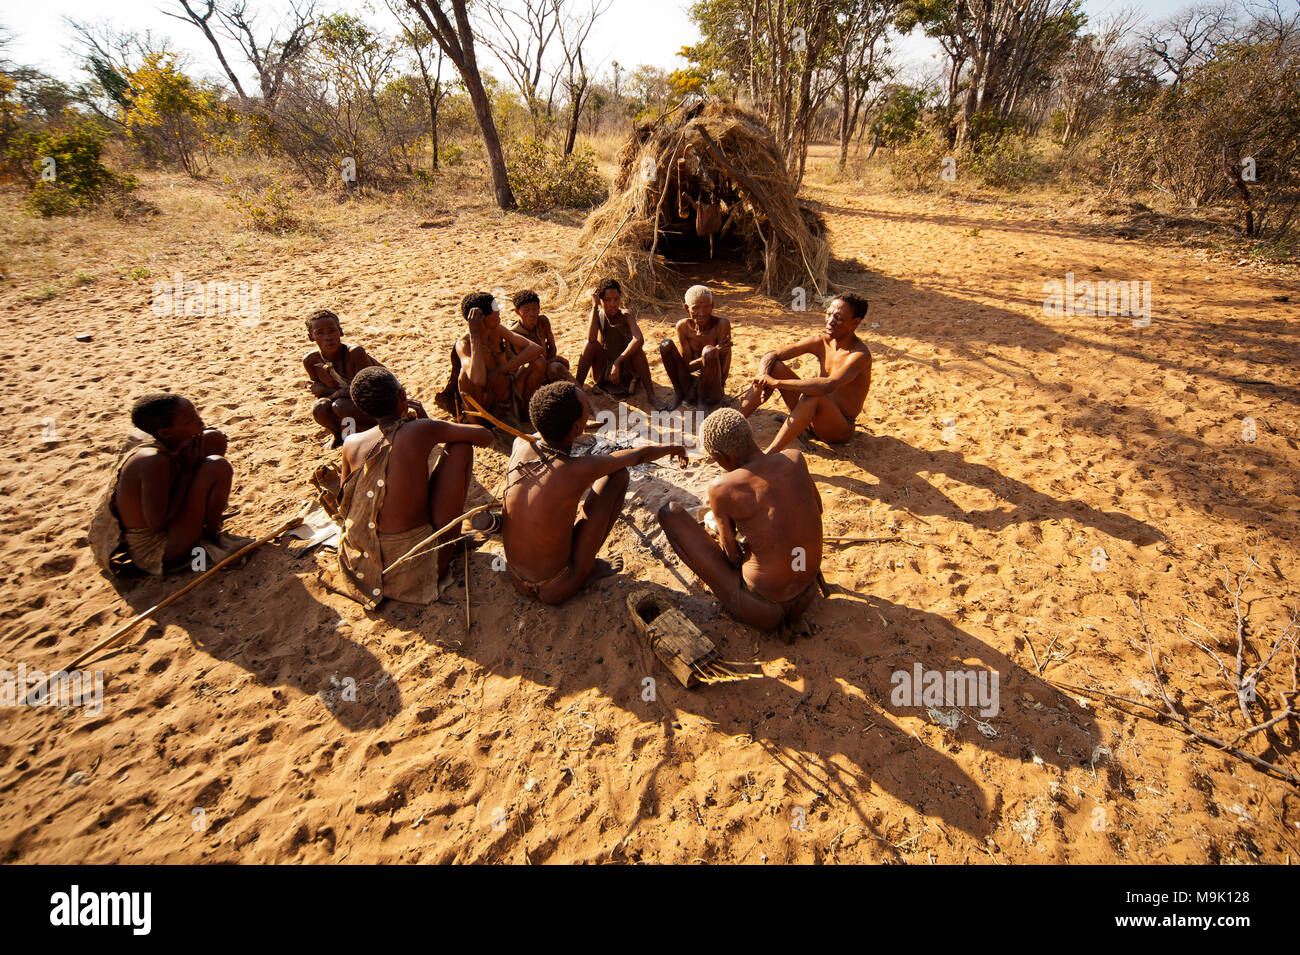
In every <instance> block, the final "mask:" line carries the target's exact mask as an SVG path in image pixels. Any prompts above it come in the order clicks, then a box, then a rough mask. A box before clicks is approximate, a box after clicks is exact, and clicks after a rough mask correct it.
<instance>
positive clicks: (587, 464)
mask: <svg viewBox="0 0 1300 955" xmlns="http://www.w3.org/2000/svg"><path fill="white" fill-rule="evenodd" d="M588 412H589V406H588V404H587V399H586V396H585V395H584V394H583V393H582V390H581V389H580V388H578V387H577V386H576V385H574V384H572V383H571V382H567V381H557V382H554V383H553V384H549V385H543V386H542V387H541V388H538V389H537V393H536V394H534V395H533V400H532V403H531V405H530V406H529V413H530V417H531V418H532V421H533V427H535V428H536V429H537V431H538V433H539V434H540V436H541V441H539V442H538V443H537V444H530V443H529V442H527V441H525V440H524V439H523V438H516V439H515V446H514V450H513V453H512V454H511V455H510V465H509V470H508V471H507V473H506V494H505V521H504V524H503V528H502V535H503V541H504V543H505V549H506V569H507V570H508V572H509V574H510V580H511V582H512V583H513V584H514V587H515V590H517V591H519V593H521V594H523V595H524V596H526V597H532V598H534V599H537V600H540V601H542V602H543V603H548V604H558V603H561V602H563V601H565V600H567V599H568V598H570V597H572V596H573V595H574V594H576V593H577V592H578V591H579V590H581V589H582V588H583V587H584V586H585V585H586V584H587V582H588V581H590V580H595V579H598V578H600V577H605V576H608V575H609V574H612V573H617V572H618V571H619V570H621V569H622V564H623V559H622V558H621V557H616V558H615V559H614V561H613V562H612V563H609V562H606V561H603V560H597V559H596V554H597V553H598V552H599V551H600V548H601V546H602V545H603V544H604V543H605V539H606V538H607V537H609V533H610V531H611V530H613V528H614V521H615V520H616V519H617V518H618V515H619V512H620V511H622V509H623V495H624V494H625V493H626V492H627V485H628V473H627V469H628V468H629V467H631V466H632V465H634V464H645V463H646V462H647V461H653V460H655V459H656V458H662V457H665V456H667V455H674V456H675V457H677V458H678V459H679V460H680V462H681V463H683V464H685V462H686V449H685V448H684V447H682V446H681V445H654V444H652V445H647V446H645V447H643V448H633V449H629V450H625V451H615V452H614V453H613V454H592V455H583V456H579V457H572V458H571V457H569V452H570V450H571V449H572V447H573V442H574V440H575V439H576V438H577V437H578V435H580V434H582V430H583V428H584V427H585V426H586V423H587V414H588ZM579 507H581V510H582V516H581V517H580V518H579V519H578V520H577V522H576V523H575V521H574V517H575V516H577V513H578V509H579Z"/></svg>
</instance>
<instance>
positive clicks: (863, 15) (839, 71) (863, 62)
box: [831, 0, 898, 169]
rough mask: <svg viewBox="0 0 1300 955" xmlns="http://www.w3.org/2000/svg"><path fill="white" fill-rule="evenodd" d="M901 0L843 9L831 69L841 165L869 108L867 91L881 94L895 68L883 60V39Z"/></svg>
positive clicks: (867, 1)
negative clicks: (837, 104)
mask: <svg viewBox="0 0 1300 955" xmlns="http://www.w3.org/2000/svg"><path fill="white" fill-rule="evenodd" d="M897 8H898V0H853V2H851V3H850V4H849V5H848V6H847V7H845V8H844V10H843V12H842V13H841V17H840V20H839V23H838V25H837V26H838V29H837V36H836V39H835V41H834V46H835V49H834V51H833V53H832V55H831V69H832V71H833V72H834V74H835V80H836V83H837V84H838V86H839V90H840V117H839V124H838V133H839V140H840V168H841V169H843V168H844V163H845V162H846V161H847V160H848V155H849V142H850V141H851V140H852V139H853V134H854V132H855V131H856V130H857V128H858V123H859V121H860V119H861V117H862V114H863V107H864V106H866V107H867V111H868V112H869V111H870V107H871V105H872V104H871V103H868V102H867V100H868V95H869V94H870V92H871V91H872V89H875V90H876V96H879V95H880V89H881V86H880V82H881V81H882V80H884V79H888V77H889V76H890V75H891V73H892V71H891V70H890V69H889V68H888V67H887V66H886V65H885V63H884V60H885V58H886V57H887V56H888V55H889V48H888V44H886V43H885V42H884V40H885V37H886V35H887V34H888V32H889V28H890V26H891V25H892V24H893V20H894V15H895V13H896V12H897Z"/></svg>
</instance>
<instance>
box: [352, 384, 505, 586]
mask: <svg viewBox="0 0 1300 955" xmlns="http://www.w3.org/2000/svg"><path fill="white" fill-rule="evenodd" d="M351 397H352V400H353V402H354V403H355V404H356V405H357V407H358V408H360V409H361V410H362V411H364V412H365V413H366V414H367V415H369V416H370V418H371V419H372V420H374V421H375V426H374V427H373V428H371V429H369V430H368V431H363V432H361V433H360V434H354V435H352V437H350V438H348V439H347V441H345V442H344V444H343V467H342V469H341V471H340V475H341V477H342V479H343V487H342V492H341V494H340V495H339V512H340V514H341V515H342V516H343V534H342V535H341V536H340V538H339V565H340V567H341V569H342V570H343V574H344V576H345V578H346V579H347V581H348V583H349V584H350V591H351V595H352V596H353V597H354V599H356V600H358V601H360V602H361V603H362V604H364V605H365V606H366V607H368V608H373V607H375V606H377V605H378V604H379V602H380V601H381V600H383V599H384V598H391V599H393V600H401V601H405V602H408V603H418V604H427V603H431V602H433V601H434V600H436V599H437V598H438V594H439V592H440V590H441V586H442V579H443V577H444V575H445V574H446V572H447V569H448V568H449V567H450V565H451V559H452V556H453V553H452V551H453V548H452V547H450V546H448V547H442V548H440V549H438V550H434V549H433V547H434V544H430V545H428V547H426V548H424V549H423V550H422V551H421V552H419V553H418V554H417V555H416V556H414V557H412V558H411V559H409V560H406V561H404V562H403V563H401V564H398V565H397V566H396V567H393V568H392V570H391V571H389V572H388V573H385V572H384V571H385V569H386V568H388V567H390V566H391V565H392V564H394V562H395V561H397V560H398V558H400V557H402V556H404V555H405V554H406V553H408V552H409V551H410V550H411V548H413V547H415V546H416V545H417V544H419V543H420V542H421V541H423V540H425V539H426V538H428V537H429V535H431V534H432V533H433V532H434V531H435V530H437V529H438V528H440V527H443V526H445V525H446V524H448V523H450V522H451V521H452V520H454V519H455V517H456V515H457V514H461V513H463V512H464V510H465V496H466V494H467V493H468V491H469V483H470V476H471V468H472V466H473V463H474V447H475V446H478V447H480V448H485V447H487V446H488V445H490V444H491V443H492V432H490V431H488V430H487V428H480V427H478V426H477V425H465V424H452V423H451V422H449V421H438V420H433V419H430V418H422V419H415V420H413V419H410V418H408V417H407V416H406V412H407V409H408V408H409V407H410V399H409V398H407V396H406V391H405V390H404V389H403V388H402V386H401V385H400V384H399V383H398V381H397V379H396V378H395V377H393V373H392V372H390V371H389V370H388V369H386V368H382V367H371V368H366V369H363V370H362V371H360V372H358V373H357V376H356V377H355V378H354V379H353V380H352V387H351ZM431 461H433V462H436V463H434V464H433V466H432V467H431V466H430V462H431ZM458 533H459V528H453V529H452V530H450V531H448V532H447V533H446V534H445V535H443V537H442V538H439V540H438V541H437V542H436V543H443V542H444V541H445V540H449V539H451V538H452V537H454V536H456V535H457V534H458Z"/></svg>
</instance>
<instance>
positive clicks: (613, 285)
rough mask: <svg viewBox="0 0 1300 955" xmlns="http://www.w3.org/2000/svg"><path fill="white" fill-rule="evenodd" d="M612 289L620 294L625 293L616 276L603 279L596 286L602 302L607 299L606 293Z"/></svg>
mask: <svg viewBox="0 0 1300 955" xmlns="http://www.w3.org/2000/svg"><path fill="white" fill-rule="evenodd" d="M610 289H613V290H614V291H615V292H617V293H618V294H619V295H622V294H623V286H621V285H619V284H618V279H614V278H604V279H601V280H600V283H599V284H598V285H597V286H596V294H597V295H598V296H600V300H601V301H602V302H603V301H605V293H606V292H608V291H609V290H610Z"/></svg>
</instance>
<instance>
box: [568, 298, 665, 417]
mask: <svg viewBox="0 0 1300 955" xmlns="http://www.w3.org/2000/svg"><path fill="white" fill-rule="evenodd" d="M644 345H645V336H644V335H642V334H641V326H639V325H638V324H637V323H636V317H635V316H633V314H632V313H631V312H625V311H623V287H622V286H621V285H619V284H618V281H617V280H616V279H601V281H600V284H599V285H597V286H596V291H595V292H593V293H592V296H591V322H590V324H588V326H587V344H586V346H585V347H584V348H583V349H582V357H581V358H579V359H578V373H577V375H575V376H574V377H575V378H576V379H577V382H578V384H579V385H582V386H584V387H585V386H586V384H587V372H588V371H589V370H590V371H591V372H592V375H593V377H594V378H595V382H596V385H597V386H599V387H600V388H603V389H604V390H605V391H608V392H609V393H610V394H613V395H615V396H617V397H631V396H632V395H634V394H636V383H637V381H638V380H640V382H641V384H642V385H643V386H644V387H645V394H646V399H647V400H648V401H649V402H650V403H651V404H654V399H655V392H654V381H653V379H651V377H650V362H648V361H647V360H646V357H645V347H644Z"/></svg>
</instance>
